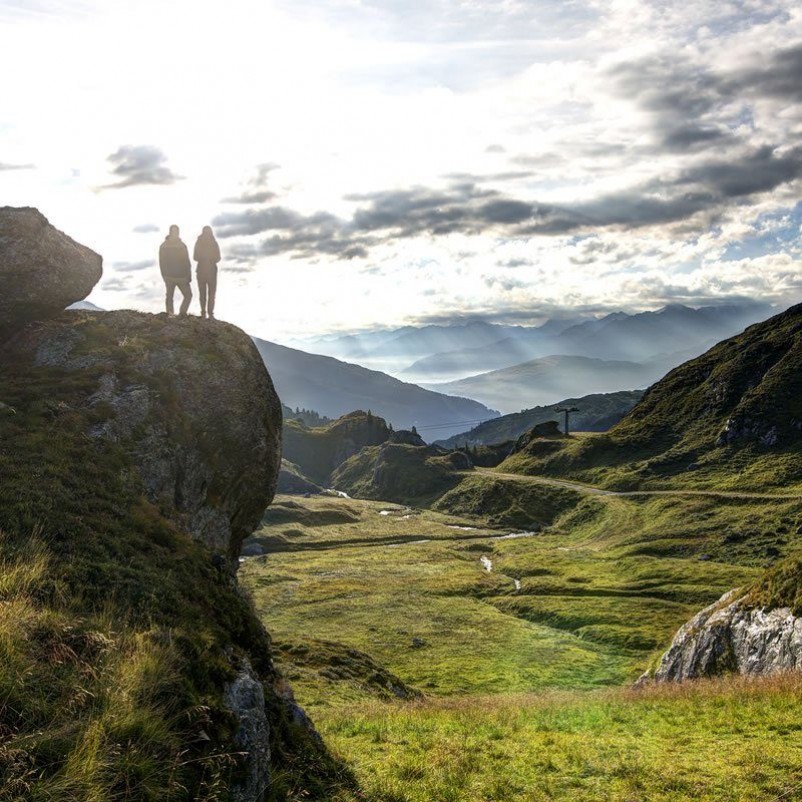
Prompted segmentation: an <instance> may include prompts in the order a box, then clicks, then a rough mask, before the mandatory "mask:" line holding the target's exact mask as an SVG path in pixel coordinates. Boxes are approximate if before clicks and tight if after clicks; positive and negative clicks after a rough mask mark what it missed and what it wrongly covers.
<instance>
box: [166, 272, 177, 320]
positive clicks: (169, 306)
mask: <svg viewBox="0 0 802 802" xmlns="http://www.w3.org/2000/svg"><path fill="white" fill-rule="evenodd" d="M164 290H165V298H164V305H165V311H166V312H167V314H168V315H172V314H175V308H174V306H173V298H174V297H175V281H173V279H171V278H166V279H165V280H164Z"/></svg>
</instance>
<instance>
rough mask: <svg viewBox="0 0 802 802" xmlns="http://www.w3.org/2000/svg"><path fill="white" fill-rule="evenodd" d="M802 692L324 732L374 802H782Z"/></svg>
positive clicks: (376, 708)
mask: <svg viewBox="0 0 802 802" xmlns="http://www.w3.org/2000/svg"><path fill="white" fill-rule="evenodd" d="M800 693H802V684H800V680H799V679H798V678H793V679H791V678H786V679H775V680H769V681H765V680H764V681H760V682H751V683H749V682H744V681H734V682H733V681H727V682H718V683H710V682H707V683H702V684H700V685H697V686H693V687H686V686H681V687H679V688H665V687H664V688H659V689H655V690H651V691H649V692H639V693H632V692H625V691H623V692H622V691H617V692H610V691H608V692H604V693H601V694H592V695H584V696H578V695H576V694H548V695H544V696H538V695H518V696H516V695H512V696H502V697H498V696H494V697H484V698H472V699H464V698H461V699H456V700H452V699H448V700H439V699H437V700H430V701H427V702H423V703H417V704H406V705H387V704H379V703H366V704H362V705H359V706H351V707H345V708H343V709H341V710H336V711H332V713H331V714H330V716H328V717H327V719H326V722H325V727H324V732H325V735H326V738H327V739H328V741H329V742H330V743H331V744H332V745H333V746H334V747H335V748H336V749H337V750H338V751H340V752H342V753H343V754H346V755H348V756H349V757H350V758H351V760H352V761H353V764H354V766H355V767H356V770H357V773H358V775H359V776H360V778H361V780H362V783H363V787H365V789H366V790H367V791H368V793H369V794H370V795H371V798H372V799H375V800H377V802H430V800H444V801H446V802H488V800H493V802H512V800H522V801H523V800H525V802H551V801H552V800H554V801H556V802H599V801H600V800H605V802H635V800H648V802H680V800H683V801H687V802H690V800H693V801H694V802H747V801H748V802H777V800H781V799H782V800H786V799H794V800H796V799H799V798H800V793H802V735H800V732H802V706H800V705H799V696H800ZM338 799H339V800H341V802H344V801H345V800H346V799H347V800H349V802H350V800H352V797H350V796H347V797H346V796H342V797H338Z"/></svg>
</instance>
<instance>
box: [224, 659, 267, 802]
mask: <svg viewBox="0 0 802 802" xmlns="http://www.w3.org/2000/svg"><path fill="white" fill-rule="evenodd" d="M223 703H224V704H225V706H226V707H227V708H228V709H229V710H230V711H231V712H232V713H233V714H234V715H235V716H236V718H237V721H238V724H239V726H238V729H237V732H236V734H235V735H234V744H235V746H236V747H237V749H239V750H240V751H241V752H243V753H244V761H243V762H244V766H245V777H244V779H243V780H242V781H241V782H240V783H238V785H237V786H235V787H234V788H232V789H231V797H232V799H233V800H234V802H261V800H262V799H263V798H264V794H265V791H267V788H268V785H269V784H270V724H269V722H268V720H267V712H266V710H265V692H264V687H263V686H262V683H261V682H260V681H259V678H258V677H257V676H256V674H255V673H254V671H253V668H251V665H250V663H249V662H248V661H247V660H245V659H243V662H242V666H241V667H240V670H239V672H238V673H237V676H236V678H235V679H234V681H233V682H230V683H229V684H228V685H226V687H225V690H224V692H223Z"/></svg>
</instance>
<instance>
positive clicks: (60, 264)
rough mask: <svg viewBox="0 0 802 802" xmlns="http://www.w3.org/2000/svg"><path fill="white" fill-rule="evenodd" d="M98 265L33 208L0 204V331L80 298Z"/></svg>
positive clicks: (89, 253)
mask: <svg viewBox="0 0 802 802" xmlns="http://www.w3.org/2000/svg"><path fill="white" fill-rule="evenodd" d="M102 265H103V260H102V258H101V257H100V255H99V254H97V253H95V252H94V251H92V250H90V249H89V248H87V247H85V246H84V245H80V244H79V243H77V242H75V241H74V240H73V239H71V238H70V237H68V236H67V235H66V234H63V233H62V232H61V231H59V230H58V229H57V228H54V227H53V226H51V225H50V223H49V222H48V221H47V218H46V217H45V216H44V215H43V214H41V212H39V211H37V210H36V209H32V208H15V207H12V206H4V207H2V208H0V336H6V335H8V334H9V333H11V332H13V331H14V330H15V329H16V328H18V327H19V326H20V325H22V324H24V323H26V322H28V321H31V320H40V319H43V318H48V317H52V316H53V315H57V314H58V313H59V312H61V311H63V310H64V309H65V308H66V307H68V306H69V305H70V304H72V303H74V302H76V301H80V300H82V299H84V298H86V296H87V295H89V293H90V292H91V291H92V288H93V287H94V286H95V284H97V282H98V281H100V277H101V275H102V274H103V268H102Z"/></svg>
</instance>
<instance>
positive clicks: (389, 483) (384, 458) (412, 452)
mask: <svg viewBox="0 0 802 802" xmlns="http://www.w3.org/2000/svg"><path fill="white" fill-rule="evenodd" d="M472 467H473V465H472V464H471V460H470V458H469V457H468V455H467V454H465V453H463V452H462V451H445V449H442V448H439V447H438V446H413V445H406V444H404V443H393V442H387V443H383V444H382V445H380V446H372V447H369V448H363V449H362V450H361V451H360V452H359V453H358V454H356V455H355V456H353V457H351V458H350V459H348V460H346V461H345V462H344V463H343V464H342V465H340V467H339V468H337V470H336V471H334V473H333V474H332V477H331V481H332V485H333V487H335V488H336V489H337V490H341V491H344V492H346V493H348V495H350V496H355V497H357V498H372V499H383V500H385V501H395V502H398V503H400V504H405V503H408V502H413V501H414V502H419V503H424V502H428V501H432V500H434V499H435V498H437V497H438V496H440V495H442V494H443V493H445V492H446V491H447V490H449V489H451V488H452V487H454V485H456V484H457V483H458V482H459V480H460V477H461V473H462V472H463V471H468V470H470V469H471V468H472Z"/></svg>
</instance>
